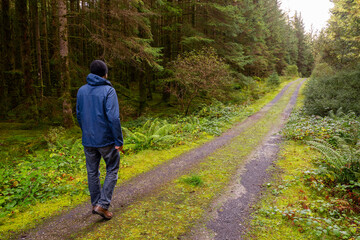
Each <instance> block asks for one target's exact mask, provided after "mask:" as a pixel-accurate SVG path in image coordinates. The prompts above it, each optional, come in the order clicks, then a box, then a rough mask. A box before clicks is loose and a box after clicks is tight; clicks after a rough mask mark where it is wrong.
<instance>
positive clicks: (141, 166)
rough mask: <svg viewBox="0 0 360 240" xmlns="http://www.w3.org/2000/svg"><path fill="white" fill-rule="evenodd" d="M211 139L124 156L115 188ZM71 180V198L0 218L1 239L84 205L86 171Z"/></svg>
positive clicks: (266, 99)
mask: <svg viewBox="0 0 360 240" xmlns="http://www.w3.org/2000/svg"><path fill="white" fill-rule="evenodd" d="M285 84H286V83H283V84H282V86H281V87H280V88H279V89H277V90H275V91H273V92H271V93H269V94H266V95H265V97H263V98H262V99H260V100H259V101H257V102H256V103H255V104H253V105H251V106H249V107H247V110H246V115H239V116H238V117H236V118H233V119H231V121H229V122H228V123H227V124H225V125H223V126H222V128H221V130H222V131H224V130H226V129H228V128H230V127H231V126H232V125H233V124H234V123H235V122H237V121H240V120H242V119H244V118H245V117H246V116H248V115H251V114H252V113H254V112H256V111H258V110H260V109H261V108H262V107H263V106H265V105H266V104H267V103H268V102H269V101H270V100H272V99H273V98H274V96H275V95H276V94H278V92H280V90H281V88H282V87H283V86H284V85H285ZM5 125H6V123H5ZM10 125H11V124H10ZM5 128H7V127H6V126H5V127H4V128H3V129H5ZM8 129H9V130H6V132H5V131H3V130H1V133H0V136H3V139H10V140H11V137H8V136H10V135H17V133H18V132H17V131H18V130H17V129H18V127H12V129H10V128H8ZM29 133H30V134H29ZM42 134H43V131H42V130H39V131H38V130H36V131H34V132H32V130H25V132H24V136H30V138H29V141H30V143H31V141H32V140H31V139H37V137H41V135H42ZM32 137H34V138H32ZM211 139H212V137H211V136H209V135H202V136H200V139H198V140H196V141H190V142H187V143H186V144H184V145H181V146H176V147H174V148H171V149H166V150H158V151H154V150H145V151H141V152H139V153H137V154H135V155H127V156H123V157H122V158H121V162H122V168H121V170H120V174H119V181H118V184H121V183H123V182H125V181H127V180H129V179H131V178H133V177H135V176H137V175H139V174H141V173H143V172H146V171H148V170H150V169H152V168H153V167H155V166H157V165H159V164H161V163H163V162H166V161H168V160H169V159H172V158H174V157H176V156H179V155H180V154H182V153H185V152H187V151H189V150H191V149H193V148H196V147H197V146H199V145H200V144H202V143H204V142H207V141H209V140H211ZM19 141H20V142H19V143H21V142H26V141H25V138H20V139H19ZM41 141H43V140H40V142H41ZM8 142H10V141H8ZM6 147H7V145H6ZM41 154H48V155H49V153H44V152H42V153H41ZM19 161H21V160H19ZM76 167H77V168H80V169H85V161H84V164H83V166H76ZM101 169H102V171H103V170H104V164H102V166H101ZM198 176H199V178H200V179H201V181H203V182H204V184H205V182H206V180H205V178H204V177H203V176H202V175H198ZM74 178H75V181H74V180H71V181H63V184H70V185H71V184H75V183H80V185H79V184H78V185H74V188H76V189H78V190H79V191H78V193H77V194H73V195H70V194H67V195H63V196H60V197H57V199H52V200H48V199H43V202H37V203H36V204H34V205H33V207H29V208H27V209H24V208H23V209H17V208H14V211H13V212H12V213H11V214H9V215H7V216H6V217H3V218H1V224H0V234H1V235H2V236H10V235H12V234H13V233H16V232H19V231H21V230H24V229H28V228H32V227H34V226H35V225H38V224H40V223H41V222H42V221H44V220H45V219H46V218H47V217H50V216H53V215H57V214H60V213H61V212H62V210H64V209H68V208H71V207H75V206H76V205H77V204H79V203H81V202H84V201H87V200H88V199H89V197H88V196H87V194H85V193H86V187H87V186H86V184H84V183H86V173H85V171H81V172H79V173H78V174H77V175H76V176H74ZM190 178H191V176H190ZM208 179H211V177H208ZM195 182H196V181H195ZM187 185H189V184H187ZM187 187H188V188H189V187H193V186H192V185H191V184H190V185H189V186H187ZM196 187H198V188H203V184H199V185H198V186H196ZM69 202H71V204H68V203H69ZM36 209H47V211H43V212H42V213H39V212H36Z"/></svg>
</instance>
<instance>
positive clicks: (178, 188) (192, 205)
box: [73, 86, 295, 239]
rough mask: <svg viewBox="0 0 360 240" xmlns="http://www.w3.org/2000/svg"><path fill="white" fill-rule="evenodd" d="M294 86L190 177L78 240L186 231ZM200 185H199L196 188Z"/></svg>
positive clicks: (146, 236)
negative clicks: (259, 118)
mask: <svg viewBox="0 0 360 240" xmlns="http://www.w3.org/2000/svg"><path fill="white" fill-rule="evenodd" d="M294 89H295V86H293V87H292V89H291V90H290V91H288V92H287V94H286V95H285V96H284V97H283V98H282V99H281V100H280V101H279V102H278V103H277V104H276V105H275V106H274V108H272V109H271V110H270V111H269V112H268V113H267V114H266V115H265V117H263V118H262V119H261V120H259V121H258V122H257V123H254V124H253V125H252V126H251V127H250V128H248V129H247V130H246V131H244V132H243V133H242V134H240V135H239V136H238V137H236V138H235V139H233V141H232V142H231V143H230V144H229V145H227V146H225V147H223V148H221V149H218V150H217V151H215V152H214V153H213V154H211V155H210V156H208V157H207V158H206V159H205V160H204V161H203V162H202V163H201V164H199V165H198V166H197V167H196V168H194V169H193V171H191V172H190V173H189V174H188V175H186V176H182V177H180V178H179V179H176V180H174V181H172V182H171V183H169V184H167V185H166V186H165V187H164V188H163V189H162V191H161V192H159V193H158V194H156V195H155V196H149V197H146V198H145V199H143V200H141V201H138V202H136V203H134V204H133V205H131V206H129V207H128V208H126V209H123V211H122V212H120V213H119V212H117V214H116V216H115V217H114V218H113V219H112V220H111V221H109V222H105V223H103V224H101V226H94V229H93V230H92V231H91V232H86V233H80V234H76V235H74V236H73V237H78V238H79V239H103V238H104V237H105V236H106V238H107V239H177V238H178V237H179V236H183V235H184V234H186V233H187V231H188V230H189V228H190V227H191V226H193V225H194V224H195V223H197V222H198V221H201V218H202V216H203V214H204V210H205V209H206V208H207V207H208V206H209V205H210V203H211V202H212V201H213V199H214V197H216V196H217V195H218V194H219V193H220V192H221V191H222V189H223V188H224V187H225V186H226V184H227V183H228V182H229V180H230V178H231V176H232V175H233V173H234V172H235V171H236V169H238V167H239V166H240V165H242V164H244V160H245V159H246V156H248V155H249V154H250V153H251V151H252V150H254V149H255V148H256V147H257V146H258V144H259V143H260V142H261V141H262V139H263V137H264V136H265V135H266V134H267V133H268V131H269V130H271V129H272V127H273V125H274V124H276V123H277V122H278V119H279V117H280V115H281V113H282V111H283V109H284V108H285V107H286V105H287V103H288V101H289V98H290V96H291V93H292V92H293V91H294ZM200 182H201V183H202V184H200Z"/></svg>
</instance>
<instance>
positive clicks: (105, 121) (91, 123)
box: [76, 73, 123, 147]
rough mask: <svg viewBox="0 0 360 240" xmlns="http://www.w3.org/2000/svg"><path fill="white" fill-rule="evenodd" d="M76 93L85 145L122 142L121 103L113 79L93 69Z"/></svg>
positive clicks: (119, 143) (118, 143) (77, 110)
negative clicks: (109, 79)
mask: <svg viewBox="0 0 360 240" xmlns="http://www.w3.org/2000/svg"><path fill="white" fill-rule="evenodd" d="M86 81H87V84H86V85H84V86H82V87H81V88H80V89H79V91H78V93H77V101H76V117H77V120H78V122H79V125H80V128H81V130H82V144H83V145H84V146H85V147H105V146H109V145H112V144H115V146H122V145H123V135H122V131H121V125H120V116H119V103H118V98H117V95H116V92H115V89H114V88H113V87H112V85H111V83H110V82H109V81H108V80H106V79H104V78H102V77H99V76H98V75H95V74H92V73H90V74H89V75H88V76H87V78H86Z"/></svg>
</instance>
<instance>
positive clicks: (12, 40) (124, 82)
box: [0, 0, 314, 127]
mask: <svg viewBox="0 0 360 240" xmlns="http://www.w3.org/2000/svg"><path fill="white" fill-rule="evenodd" d="M1 19H2V25H1V26H2V27H1V32H2V34H1V36H2V39H1V41H2V44H1V53H2V56H3V57H2V61H1V95H2V98H1V101H2V102H1V104H0V105H1V108H2V109H1V118H2V119H16V120H30V119H32V120H33V121H34V122H35V123H37V122H39V121H48V122H51V123H54V122H55V123H58V124H61V125H64V126H67V127H70V126H72V125H73V124H74V122H73V120H72V117H71V116H72V115H73V112H74V101H75V97H76V92H77V90H78V88H79V87H80V86H82V85H83V84H85V79H86V75H87V74H88V73H89V65H90V63H91V62H92V61H93V60H94V59H102V60H104V61H105V62H106V63H107V64H108V65H109V67H110V72H109V79H110V80H111V82H112V83H113V85H114V86H115V88H116V90H117V92H118V95H119V98H120V105H121V107H120V108H121V111H122V112H121V113H122V118H123V119H127V118H134V117H137V116H140V115H141V114H143V113H144V112H145V111H146V109H147V107H148V106H149V104H148V103H149V102H150V103H151V102H153V103H165V104H163V105H165V106H174V105H175V108H178V109H180V110H181V111H186V109H184V108H185V106H187V105H188V103H183V102H182V101H181V97H182V96H181V95H182V93H181V94H179V93H180V92H182V91H183V90H184V89H185V88H189V89H191V88H194V86H187V85H186V84H190V83H189V82H188V83H184V82H181V81H180V79H182V80H184V78H186V76H184V75H182V73H181V72H182V71H185V72H186V71H191V72H192V74H193V76H194V75H196V74H198V73H197V72H198V71H200V70H201V68H202V67H203V66H200V65H199V64H193V65H194V66H187V65H186V63H185V62H184V61H185V59H186V57H189V56H187V54H189V53H190V54H192V58H194V59H192V60H191V61H195V62H196V61H198V62H199V61H200V62H204V59H202V58H213V60H215V61H211V64H213V66H216V65H217V66H218V67H215V68H217V70H216V71H219V74H220V75H224V78H223V79H222V80H221V81H220V82H221V85H222V88H224V87H225V88H226V87H228V88H230V89H231V90H234V91H237V92H241V91H245V90H246V89H249V88H251V87H252V86H254V84H255V85H256V81H258V82H259V81H262V80H263V79H264V78H266V77H269V76H270V75H271V74H273V73H275V74H278V75H284V74H286V70H287V69H288V67H289V66H297V69H298V70H299V73H300V74H301V75H302V76H304V77H305V76H309V75H310V73H311V70H312V69H313V65H314V58H313V50H312V45H313V40H314V39H313V37H314V36H312V34H310V33H306V32H305V30H304V24H303V21H302V18H301V16H300V14H298V15H296V16H295V17H289V16H287V15H286V14H285V13H283V12H282V11H281V10H280V3H279V1H277V0H261V1H252V0H246V1H233V0H231V1H212V0H210V1H209V0H206V1H202V0H200V1H199V0H171V1H164V0H151V1H147V0H146V1H140V0H132V1H128V0H115V1H110V0H98V1H96V0H94V1H93V0H89V1H79V0H71V1H65V0H57V1H47V0H42V1H35V0H19V1H11V0H3V1H1ZM205 49H207V50H209V49H211V52H208V51H207V52H206V53H205V52H204V50H205ZM209 54H210V56H209ZM197 55H199V58H198V59H197V60H196V58H197ZM184 58H185V59H184ZM218 61H220V62H221V63H220V62H218ZM195 62H194V63H195ZM198 62H196V63H198ZM187 68H188V69H187ZM190 68H191V69H190ZM209 68H210V69H211V68H212V66H209ZM290 69H291V67H290ZM209 75H211V74H210V73H209ZM215 75H216V74H215ZM193 76H187V77H190V78H192V77H193ZM225 76H226V77H225ZM205 78H207V76H205ZM214 81H216V78H214ZM214 81H213V82H212V83H215V82H214ZM184 84H185V85H184ZM206 85H207V87H208V88H211V85H213V84H206ZM218 87H219V86H217V88H218ZM214 88H215V87H213V89H214ZM192 91H193V90H190V92H189V91H187V90H186V92H187V93H188V94H191V93H192ZM210 91H211V89H208V91H207V92H210ZM205 92H206V91H204V92H203V93H202V94H200V95H201V97H198V96H197V97H196V98H197V100H199V101H198V102H209V101H211V98H218V99H222V100H224V98H221V93H218V94H212V96H211V98H210V96H209V94H206V93H205ZM179 97H180V100H177V99H178V98H179ZM172 98H175V99H176V100H175V103H174V105H171V104H170V105H169V104H168V103H169V101H171V99H172ZM227 100H229V99H227ZM178 102H180V104H178ZM178 105H179V106H178ZM186 108H187V107H186ZM25 109H26V110H25Z"/></svg>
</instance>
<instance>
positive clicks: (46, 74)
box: [41, 0, 51, 89]
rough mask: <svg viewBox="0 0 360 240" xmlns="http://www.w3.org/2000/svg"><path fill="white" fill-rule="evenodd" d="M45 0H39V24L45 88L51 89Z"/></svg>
mask: <svg viewBox="0 0 360 240" xmlns="http://www.w3.org/2000/svg"><path fill="white" fill-rule="evenodd" d="M46 6H47V5H46V0H41V23H42V24H41V26H42V36H43V59H44V67H45V70H44V78H45V86H46V89H51V76H50V59H49V56H50V55H49V41H48V31H47V25H48V24H47V11H46V9H47V7H46Z"/></svg>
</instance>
